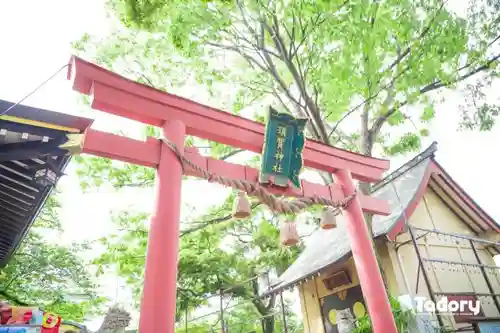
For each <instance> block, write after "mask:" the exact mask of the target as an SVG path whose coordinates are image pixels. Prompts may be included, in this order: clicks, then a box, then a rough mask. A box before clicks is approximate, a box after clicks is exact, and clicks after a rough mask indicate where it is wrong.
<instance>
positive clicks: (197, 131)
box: [68, 56, 397, 333]
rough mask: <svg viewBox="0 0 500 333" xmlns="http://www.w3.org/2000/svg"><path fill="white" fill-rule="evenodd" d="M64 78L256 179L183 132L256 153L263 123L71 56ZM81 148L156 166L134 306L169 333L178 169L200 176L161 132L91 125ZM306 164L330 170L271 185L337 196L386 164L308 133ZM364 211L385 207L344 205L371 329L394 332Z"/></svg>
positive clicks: (153, 328) (202, 161)
mask: <svg viewBox="0 0 500 333" xmlns="http://www.w3.org/2000/svg"><path fill="white" fill-rule="evenodd" d="M68 79H70V80H71V81H72V84H73V89H74V90H76V91H78V92H80V93H83V94H86V95H91V97H92V108H94V109H97V110H101V111H104V112H107V113H111V114H115V115H118V116H121V117H125V118H128V119H133V120H136V121H139V122H141V123H144V124H149V125H153V126H157V127H160V128H162V129H163V134H164V136H165V137H166V138H167V139H168V140H169V141H170V142H172V143H173V144H175V145H176V146H177V147H178V149H179V151H180V153H181V154H184V156H185V157H187V158H188V159H189V160H191V161H193V162H194V163H196V164H197V165H198V166H201V167H202V168H205V169H206V170H207V171H210V172H212V173H214V174H217V175H220V176H223V177H227V178H231V179H245V180H247V181H250V182H253V183H257V182H258V170H256V169H254V168H250V167H247V166H243V165H238V164H233V163H229V162H225V161H220V160H216V159H212V158H207V157H203V156H201V155H200V154H199V153H198V152H197V150H196V149H193V148H188V147H186V148H184V138H185V136H186V135H193V136H197V137H200V138H203V139H208V140H212V141H216V142H220V143H222V144H226V145H230V146H233V147H237V148H242V149H246V150H249V151H253V152H256V153H261V151H262V146H263V143H264V131H265V128H264V125H263V124H260V123H257V122H255V121H252V120H249V119H245V118H242V117H239V116H236V115H233V114H230V113H227V112H223V111H220V110H217V109H214V108H210V107H208V106H205V105H201V104H199V103H196V102H193V101H190V100H187V99H184V98H181V97H178V96H175V95H172V94H169V93H166V92H163V91H159V90H157V89H154V88H151V87H148V86H145V85H142V84H139V83H136V82H133V81H131V80H128V79H126V78H124V77H122V76H119V75H117V74H115V73H113V72H110V71H108V70H106V69H104V68H101V67H99V66H96V65H94V64H91V63H89V62H87V61H85V60H82V59H80V58H78V57H76V56H73V57H72V58H71V61H70V64H69V69H68ZM83 152H84V153H88V154H92V155H96V156H102V157H108V158H112V159H116V160H120V161H124V162H129V163H135V164H139V165H143V166H147V167H153V168H156V169H157V172H156V203H155V206H154V212H153V214H152V218H151V227H150V232H149V240H148V249H147V257H146V267H145V276H144V291H143V296H142V302H141V309H140V311H141V312H140V323H139V332H140V333H157V332H162V333H173V332H174V327H175V306H176V283H177V262H178V247H179V226H180V221H179V219H180V207H181V202H180V198H181V195H180V194H181V182H182V175H183V171H184V174H186V175H190V176H197V177H199V176H200V174H199V172H197V171H196V170H194V169H193V168H190V167H189V166H184V170H183V167H182V165H181V163H180V161H179V159H178V157H177V156H176V155H175V153H174V152H173V151H172V150H171V149H170V148H169V147H168V146H167V145H166V144H165V143H162V142H161V140H158V139H156V138H148V139H147V141H145V142H144V141H140V140H134V139H131V138H127V137H122V136H118V135H114V134H110V133H105V132H101V131H96V130H93V129H89V130H88V131H87V132H86V134H85V141H84V147H83ZM303 158H304V165H305V166H306V167H310V168H314V169H317V170H321V171H325V172H328V173H331V174H334V175H335V178H336V181H337V183H333V184H329V185H327V186H325V185H320V184H315V183H311V182H307V181H305V180H302V189H300V190H298V189H294V188H286V189H280V188H273V187H269V188H268V190H269V191H270V192H273V193H277V194H282V195H287V196H294V197H300V196H306V197H311V196H314V195H317V196H322V197H326V198H329V199H331V200H333V201H335V200H341V199H342V198H344V197H345V196H347V195H350V194H352V193H354V191H355V185H354V182H353V178H354V179H357V180H360V181H365V182H375V181H377V180H380V179H381V178H382V176H383V172H384V171H386V170H388V169H389V162H388V161H387V160H380V159H375V158H371V157H367V156H363V155H359V154H355V153H352V152H349V151H345V150H342V149H338V148H334V147H331V146H327V145H324V144H322V143H319V142H317V141H314V140H307V141H306V146H305V148H304V152H303ZM363 211H365V212H370V213H374V214H381V215H388V214H389V206H388V203H387V202H386V201H383V200H379V199H376V198H373V197H370V196H365V195H362V194H357V197H356V198H355V199H354V200H353V201H352V202H351V203H350V205H349V206H348V207H347V208H346V213H347V214H346V215H347V218H348V226H347V230H348V236H349V237H350V240H351V246H352V255H353V258H354V261H355V264H356V269H357V273H358V276H359V281H360V284H361V287H362V290H363V294H364V297H365V299H366V302H367V307H368V311H369V314H370V317H371V321H372V324H373V328H374V332H376V333H396V332H397V331H396V326H395V324H394V319H393V317H392V313H391V308H390V305H389V302H388V298H387V293H386V291H385V288H384V284H383V280H382V277H381V275H380V271H379V268H378V263H377V260H376V257H375V253H374V250H373V247H372V242H371V238H370V234H369V232H368V228H367V226H366V223H365V220H364V216H363Z"/></svg>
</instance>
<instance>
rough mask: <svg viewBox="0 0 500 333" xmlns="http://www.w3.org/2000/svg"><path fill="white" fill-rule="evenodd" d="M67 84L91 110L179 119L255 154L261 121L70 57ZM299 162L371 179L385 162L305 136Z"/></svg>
mask: <svg viewBox="0 0 500 333" xmlns="http://www.w3.org/2000/svg"><path fill="white" fill-rule="evenodd" d="M68 79H70V80H72V82H73V89H74V90H76V91H78V92H80V93H83V94H86V95H91V96H92V107H93V108H94V109H97V110H101V111H104V112H108V113H111V114H115V115H118V116H121V117H125V118H128V119H132V120H136V121H139V122H142V123H145V124H149V125H153V126H162V124H163V123H164V122H165V121H169V120H174V119H177V120H181V121H182V122H184V123H185V125H186V134H188V135H193V136H196V137H200V138H203V139H208V140H212V141H216V142H219V143H222V144H226V145H229V146H233V147H237V148H242V149H246V150H249V151H252V152H256V153H261V152H262V146H263V143H264V132H265V127H264V125H263V124H261V123H258V122H255V121H252V120H249V119H246V118H242V117H239V116H236V115H233V114H231V113H228V112H224V111H221V110H217V109H214V108H211V107H209V106H205V105H202V104H199V103H197V102H194V101H191V100H188V99H185V98H182V97H179V96H176V95H173V94H169V93H167V92H164V91H160V90H157V89H154V88H152V87H149V86H146V85H143V84H140V83H137V82H134V81H131V80H128V79H126V78H124V77H122V76H120V75H118V74H116V73H113V72H111V71H108V70H106V69H104V68H102V67H99V66H97V65H94V64H92V63H90V62H87V61H85V60H83V59H81V58H79V57H76V56H73V57H72V58H71V61H70V66H69V69H68ZM303 158H304V165H305V166H306V167H310V168H313V169H316V170H321V171H325V172H329V173H335V172H336V171H337V170H339V169H347V170H350V171H351V173H352V175H353V178H355V179H358V180H361V181H368V182H375V181H378V180H380V179H382V177H383V173H384V171H386V170H388V169H389V161H387V160H382V159H376V158H372V157H368V156H364V155H360V154H356V153H352V152H349V151H346V150H342V149H339V148H335V147H331V146H328V145H325V144H322V143H320V142H318V141H314V140H310V139H308V140H307V142H306V146H305V149H304V152H303Z"/></svg>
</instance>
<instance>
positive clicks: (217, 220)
mask: <svg viewBox="0 0 500 333" xmlns="http://www.w3.org/2000/svg"><path fill="white" fill-rule="evenodd" d="M260 205H261V204H260V203H256V204H253V205H252V209H255V208H257V207H258V206H260ZM232 218H233V214H228V215H225V216H222V217H218V218H215V219H213V220H209V221H206V222H205V223H201V224H200V225H199V226H196V227H194V228H191V229H187V230H184V231H181V235H180V237H183V236H186V235H189V234H191V233H193V232H196V231H199V230H202V229H205V228H206V227H208V226H211V225H216V224H219V223H223V222H226V221H229V220H230V219H232Z"/></svg>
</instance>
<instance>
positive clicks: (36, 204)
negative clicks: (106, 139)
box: [0, 100, 92, 267]
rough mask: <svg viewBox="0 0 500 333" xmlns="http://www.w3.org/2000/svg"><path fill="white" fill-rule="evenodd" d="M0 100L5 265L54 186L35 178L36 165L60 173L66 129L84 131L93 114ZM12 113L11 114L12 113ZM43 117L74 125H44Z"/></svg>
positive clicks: (0, 219)
mask: <svg viewBox="0 0 500 333" xmlns="http://www.w3.org/2000/svg"><path fill="white" fill-rule="evenodd" d="M12 105H13V103H10V102H7V101H2V100H0V230H2V232H1V235H0V267H4V266H5V265H6V264H7V263H8V261H9V259H10V257H11V256H12V254H13V253H14V252H15V251H16V249H17V247H18V246H19V244H20V243H21V241H22V240H23V238H24V236H25V235H26V233H27V232H28V230H29V228H30V227H31V225H32V223H33V222H34V220H35V218H36V217H37V215H38V213H39V212H40V210H41V208H42V206H43V204H44V203H45V200H46V199H47V198H48V196H49V194H50V193H51V191H52V189H53V186H41V185H39V184H36V183H35V182H34V181H33V176H34V173H35V171H36V170H37V169H38V168H40V167H41V166H44V165H46V163H47V161H50V162H51V164H52V165H53V167H54V168H55V169H57V171H58V172H60V173H62V171H63V170H64V168H65V167H66V165H67V164H68V163H69V160H70V158H71V157H70V156H69V155H67V152H66V151H65V150H63V149H60V148H58V145H60V144H63V143H65V142H66V141H67V140H68V139H67V137H66V134H68V133H70V132H72V133H82V132H84V131H85V129H86V128H87V127H89V126H90V124H91V123H92V121H91V120H89V119H86V118H80V117H72V116H70V115H66V114H61V113H57V112H51V111H47V110H42V109H37V108H33V107H28V106H24V105H17V106H15V107H13V108H12V109H10V110H9V111H8V113H5V114H3V115H1V113H3V112H5V110H8V109H9V108H10V107H11V106H12ZM13 117H14V118H15V119H14V118H13ZM40 122H44V123H49V124H51V125H57V126H63V127H67V128H72V130H71V131H70V130H69V129H68V131H66V130H59V129H51V128H47V127H43V124H41V123H40Z"/></svg>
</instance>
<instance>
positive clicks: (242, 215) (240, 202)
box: [233, 191, 252, 219]
mask: <svg viewBox="0 0 500 333" xmlns="http://www.w3.org/2000/svg"><path fill="white" fill-rule="evenodd" d="M250 215H252V207H251V206H250V200H248V197H247V195H246V194H245V192H243V191H240V192H238V194H237V195H236V198H235V200H234V203H233V217H234V218H235V219H246V218H248V217H250Z"/></svg>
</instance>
